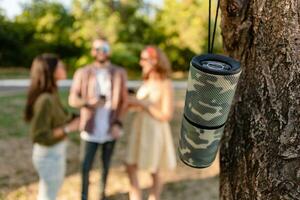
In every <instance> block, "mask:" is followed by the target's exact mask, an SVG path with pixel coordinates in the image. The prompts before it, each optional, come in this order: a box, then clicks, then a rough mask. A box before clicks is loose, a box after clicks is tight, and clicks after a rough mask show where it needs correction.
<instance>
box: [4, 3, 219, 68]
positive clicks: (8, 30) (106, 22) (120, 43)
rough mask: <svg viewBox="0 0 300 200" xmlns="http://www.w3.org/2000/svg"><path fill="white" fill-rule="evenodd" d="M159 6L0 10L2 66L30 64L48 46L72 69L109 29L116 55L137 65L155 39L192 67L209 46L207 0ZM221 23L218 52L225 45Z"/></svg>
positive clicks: (175, 60) (174, 59) (178, 63)
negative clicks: (11, 17) (10, 15)
mask: <svg viewBox="0 0 300 200" xmlns="http://www.w3.org/2000/svg"><path fill="white" fill-rule="evenodd" d="M164 2H165V3H164V6H163V7H162V8H157V7H155V6H154V5H151V4H149V3H144V2H143V1H142V0H119V1H117V0H102V1H92V0H73V2H72V6H71V8H70V9H68V10H67V9H66V8H64V7H63V6H62V5H61V4H60V3H55V2H53V1H49V0H32V2H31V3H29V4H27V5H25V6H24V8H23V12H22V14H20V15H19V16H17V17H16V18H15V19H14V20H8V19H6V18H5V16H3V14H1V13H2V12H0V42H1V46H0V66H25V67H29V66H30V64H31V61H32V59H33V58H34V57H35V56H36V55H38V54H40V53H43V52H55V53H57V54H59V55H60V56H61V57H62V58H63V59H64V60H65V61H66V62H67V64H68V65H69V66H71V68H70V69H71V70H70V71H74V70H75V69H76V68H78V67H80V66H82V65H85V64H87V63H89V62H91V60H92V59H91V57H90V47H91V41H92V39H93V38H95V37H96V36H97V35H98V34H102V35H106V36H107V38H108V40H109V41H110V42H111V43H112V44H113V45H112V56H111V59H112V61H113V62H114V63H116V64H119V65H122V66H124V67H126V68H127V69H129V70H137V69H139V67H138V61H139V55H140V51H141V50H142V49H143V47H144V46H145V45H148V44H155V45H158V46H159V47H161V48H162V49H163V50H164V51H165V52H166V53H167V55H168V57H169V58H170V60H171V63H172V65H173V68H174V69H175V70H187V69H188V67H189V61H190V59H191V58H192V57H193V56H194V55H195V54H199V53H204V52H205V51H206V49H207V19H208V17H207V11H208V5H207V1H204V0H189V1H183V0H181V1H179V0H178V1H175V0H165V1H164ZM221 46H222V43H221V37H220V33H219V29H218V33H217V38H216V42H215V49H216V52H220V51H221Z"/></svg>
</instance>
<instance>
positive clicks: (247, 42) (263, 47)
mask: <svg viewBox="0 0 300 200" xmlns="http://www.w3.org/2000/svg"><path fill="white" fill-rule="evenodd" d="M221 10H222V23H221V24H222V25H221V26H222V35H223V41H224V48H225V52H226V53H227V54H228V55H230V56H232V57H234V58H236V59H238V60H240V61H241V65H242V68H243V73H242V75H241V78H240V83H239V86H238V89H237V95H236V98H235V104H234V106H233V108H232V111H231V117H230V118H229V121H228V125H227V127H226V132H225V136H224V138H223V141H222V147H221V159H220V160H221V176H220V177H221V182H220V191H221V193H220V197H221V199H226V200H227V199H230V200H231V199H236V200H243V199H251V200H252V199H253V200H254V199H264V200H277V199H300V103H299V102H300V58H299V57H300V31H299V29H300V13H299V12H300V0H260V1H259V0H221Z"/></svg>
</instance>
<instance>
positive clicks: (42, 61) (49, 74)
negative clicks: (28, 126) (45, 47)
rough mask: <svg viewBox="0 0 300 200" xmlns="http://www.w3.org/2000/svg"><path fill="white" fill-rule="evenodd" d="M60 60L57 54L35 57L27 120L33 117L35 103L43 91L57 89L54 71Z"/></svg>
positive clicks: (26, 108) (27, 104)
mask: <svg viewBox="0 0 300 200" xmlns="http://www.w3.org/2000/svg"><path fill="white" fill-rule="evenodd" d="M58 62H59V57H58V56H57V55H55V54H49V53H45V54H42V55H39V56H37V57H35V58H34V60H33V62H32V65H31V70H30V80H31V82H30V86H29V89H28V96H27V103H26V107H25V121H27V122H29V121H30V120H31V119H32V117H33V106H34V103H35V101H36V100H37V98H38V97H39V96H40V95H41V94H42V93H45V92H46V93H53V92H55V91H57V85H56V80H55V78H54V72H55V70H56V67H57V64H58Z"/></svg>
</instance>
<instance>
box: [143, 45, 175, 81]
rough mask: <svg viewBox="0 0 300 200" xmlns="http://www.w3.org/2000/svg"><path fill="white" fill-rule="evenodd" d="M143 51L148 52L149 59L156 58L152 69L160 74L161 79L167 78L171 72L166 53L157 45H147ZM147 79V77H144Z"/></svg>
mask: <svg viewBox="0 0 300 200" xmlns="http://www.w3.org/2000/svg"><path fill="white" fill-rule="evenodd" d="M143 51H146V52H148V54H149V56H150V58H151V59H156V60H157V63H156V64H155V65H154V69H155V71H156V72H157V73H159V74H160V77H161V78H162V79H165V78H168V77H169V76H170V74H171V72H172V68H171V64H170V61H169V59H168V57H167V55H166V54H165V53H164V52H163V51H162V50H161V49H160V48H158V47H157V46H154V45H148V46H146V47H145V48H144V50H143ZM144 79H148V77H144Z"/></svg>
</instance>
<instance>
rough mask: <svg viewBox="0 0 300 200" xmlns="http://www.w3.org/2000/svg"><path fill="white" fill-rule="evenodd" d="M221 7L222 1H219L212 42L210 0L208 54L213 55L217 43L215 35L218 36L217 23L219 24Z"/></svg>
mask: <svg viewBox="0 0 300 200" xmlns="http://www.w3.org/2000/svg"><path fill="white" fill-rule="evenodd" d="M219 7H220V0H218V3H217V10H216V16H215V23H214V29H213V34H212V41H211V39H210V38H211V31H210V30H211V29H210V26H211V24H210V23H211V0H209V3H208V53H213V49H214V42H215V34H216V29H217V22H218V15H219Z"/></svg>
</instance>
